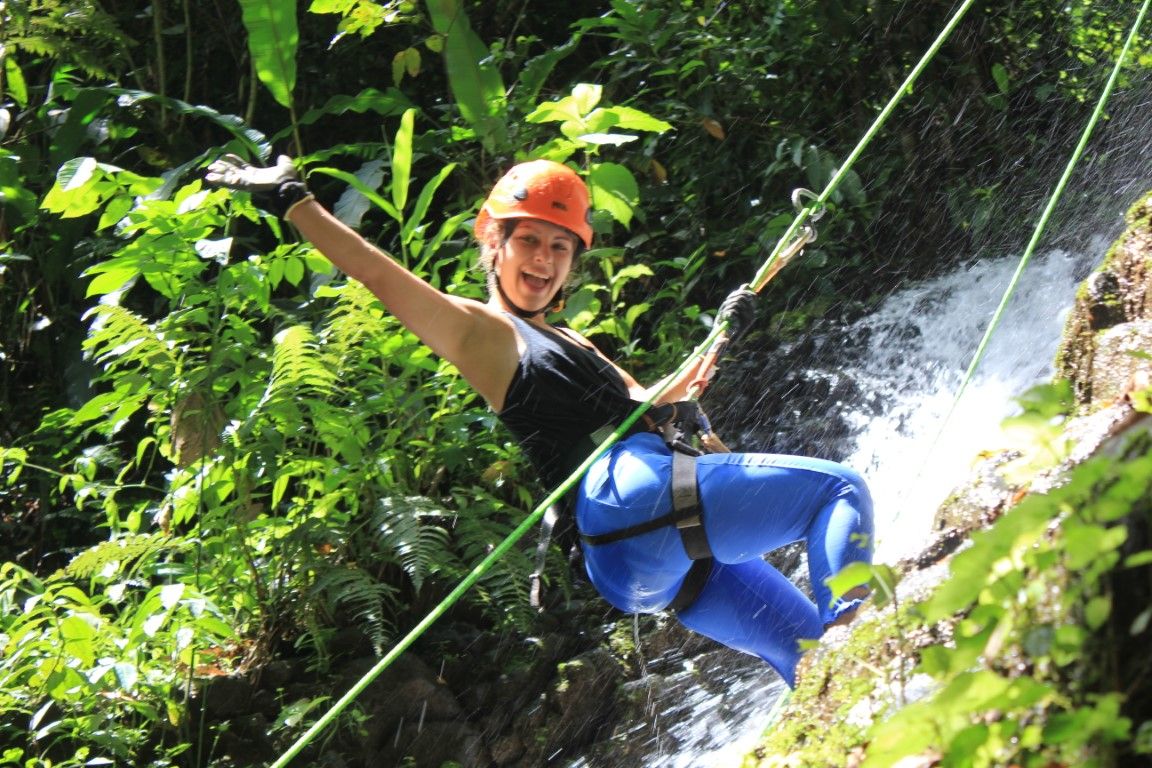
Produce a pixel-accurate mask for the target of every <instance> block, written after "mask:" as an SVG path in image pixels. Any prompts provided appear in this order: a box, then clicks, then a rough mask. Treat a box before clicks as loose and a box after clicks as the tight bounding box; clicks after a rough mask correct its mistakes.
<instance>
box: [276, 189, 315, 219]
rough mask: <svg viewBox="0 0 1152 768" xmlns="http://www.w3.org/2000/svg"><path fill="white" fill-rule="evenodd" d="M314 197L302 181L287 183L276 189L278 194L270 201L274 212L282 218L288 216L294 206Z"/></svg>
mask: <svg viewBox="0 0 1152 768" xmlns="http://www.w3.org/2000/svg"><path fill="white" fill-rule="evenodd" d="M310 197H312V193H311V192H309V191H308V187H307V185H305V184H304V182H302V181H295V180H293V181H286V182H284V183H283V184H281V185H280V186H278V187H277V188H276V192H275V193H274V194H273V195H272V196H271V200H270V201H269V203H270V207H271V208H272V212H273V213H275V214H276V215H277V216H279V217H280V218H284V217H285V216H287V215H288V211H290V210H292V206H294V205H296V204H297V203H299V202H303V201H304V200H307V199H308V198H310Z"/></svg>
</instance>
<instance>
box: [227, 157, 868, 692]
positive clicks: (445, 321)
mask: <svg viewBox="0 0 1152 768" xmlns="http://www.w3.org/2000/svg"><path fill="white" fill-rule="evenodd" d="M206 178H207V180H208V181H209V182H211V183H215V184H220V185H223V186H227V187H231V188H233V189H240V190H247V191H249V192H254V193H257V194H265V195H269V196H270V198H271V202H272V203H273V204H274V205H275V206H276V207H277V208H279V209H280V210H281V211H282V212H283V215H284V216H285V217H286V218H287V219H288V220H289V221H291V222H292V223H293V224H294V225H296V226H297V227H298V228H299V230H300V232H301V233H302V234H303V235H304V236H305V237H307V238H308V239H309V240H311V242H312V243H313V245H315V246H316V248H317V249H318V250H319V251H320V252H321V253H323V254H324V255H325V256H327V257H328V258H329V259H330V260H331V261H332V262H333V263H334V264H335V265H336V266H338V267H339V268H340V269H342V270H344V271H345V272H346V273H348V274H349V275H350V276H351V277H353V278H355V279H357V280H359V281H360V282H362V283H364V285H365V286H367V287H368V288H369V289H370V290H371V291H372V293H373V294H375V295H376V297H377V298H378V299H380V301H381V302H382V303H383V304H384V306H385V307H387V309H388V310H389V311H390V312H392V313H393V314H394V315H395V316H396V318H397V319H399V320H400V321H401V322H402V323H403V324H404V325H405V326H407V327H408V329H409V330H411V331H412V332H413V333H415V334H416V335H417V336H419V337H420V339H421V340H422V341H423V342H424V343H425V344H427V345H428V346H429V347H430V348H431V349H432V350H433V351H434V352H436V353H437V354H438V355H440V356H442V357H444V358H445V359H447V360H448V361H450V362H452V363H453V364H454V365H455V366H456V368H457V369H458V370H459V372H460V374H461V375H462V376H463V377H464V378H465V379H466V380H467V381H468V383H469V384H470V385H471V386H472V387H473V388H474V389H475V390H476V391H477V392H479V393H480V394H481V395H482V396H483V397H484V398H485V400H487V401H488V404H489V405H490V406H491V407H492V409H493V410H494V411H495V412H496V413H497V414H498V415H499V417H500V420H501V421H502V422H503V423H504V425H505V426H506V427H507V428H508V429H509V431H510V432H511V433H512V434H513V436H514V437H515V438H516V440H517V442H518V443H519V444H520V445H521V447H522V448H523V449H524V451H525V452H526V453H527V455H528V457H529V458H530V459H531V461H532V463H533V465H534V466H535V468H536V470H537V471H538V472H539V474H540V478H541V480H542V481H543V482H544V483H545V484H546V485H547V486H548V487H550V488H556V487H559V486H561V485H562V484H563V483H565V482H566V481H567V480H568V478H569V477H570V476H571V475H572V474H573V473H574V472H575V470H576V468H577V467H579V466H581V465H582V464H583V463H584V461H585V460H586V459H587V457H588V456H589V454H590V453H591V452H592V450H593V449H594V448H595V447H596V445H597V444H598V443H599V442H600V441H599V440H597V439H596V438H595V437H594V436H595V435H597V434H598V433H601V432H602V431H603V430H605V429H606V428H611V429H615V428H616V425H619V424H621V423H623V422H625V420H627V419H628V417H629V416H630V415H631V414H632V413H633V412H634V411H635V410H636V409H637V408H638V407H640V406H641V404H642V403H648V402H650V401H651V405H652V406H653V407H652V409H651V410H650V411H649V413H647V414H645V417H644V419H643V420H641V421H636V422H635V425H634V426H633V427H632V428H631V429H630V430H629V431H628V433H627V434H626V435H624V437H623V438H622V439H621V440H620V441H619V442H617V443H616V444H615V445H614V446H612V447H611V448H610V449H609V450H608V451H607V452H606V453H604V454H603V455H601V456H600V457H599V458H598V459H597V460H596V461H594V462H592V463H591V465H590V466H589V467H588V469H587V471H586V473H585V474H584V477H583V478H582V479H581V480H580V481H579V482H578V483H577V485H576V486H575V487H574V488H573V489H572V490H570V491H569V492H568V493H567V495H566V497H565V499H564V502H563V504H562V506H563V508H564V510H563V511H564V513H565V516H566V518H567V519H568V521H574V522H575V524H576V528H577V530H578V531H579V534H580V537H581V541H582V544H583V550H584V553H585V566H586V570H587V573H588V577H589V579H590V580H591V582H592V583H593V584H594V585H595V586H596V588H597V590H599V592H600V594H601V595H603V596H604V597H605V598H606V599H607V600H608V601H609V602H610V603H612V605H614V606H615V607H617V608H619V609H621V610H624V611H629V612H636V613H654V612H658V611H665V610H671V611H674V612H675V613H676V615H677V617H678V618H679V619H680V621H681V622H682V623H683V624H684V625H685V626H687V627H689V628H690V629H693V630H695V631H697V632H699V633H701V634H704V635H707V636H708V637H711V638H713V639H715V640H718V641H720V642H722V643H725V644H726V645H729V646H731V647H733V648H736V649H739V650H742V651H744V652H746V653H750V654H753V655H755V656H759V657H760V658H762V659H764V660H765V661H767V662H769V663H770V664H771V665H772V666H773V667H774V668H775V669H776V670H777V671H778V672H779V673H780V675H781V676H782V677H783V678H784V679H785V680H786V681H787V682H788V683H789V684H792V683H793V681H794V678H795V666H796V663H797V661H799V658H800V654H801V649H802V642H803V641H804V640H812V639H815V638H818V637H820V636H821V635H822V634H823V632H824V628H825V627H827V626H829V625H831V624H839V623H844V622H846V621H848V620H850V619H851V617H852V616H853V615H854V613H855V611H856V609H857V607H858V606H859V604H860V603H861V601H862V600H863V599H864V598H865V596H866V593H865V592H864V591H863V588H862V587H857V588H856V589H855V590H853V591H852V592H850V593H849V594H848V595H844V596H840V595H834V594H833V593H832V591H831V589H830V588H829V586H828V584H827V583H826V580H827V579H828V578H829V577H830V576H832V575H833V574H835V573H837V572H838V571H840V570H841V569H842V568H844V567H845V566H847V565H848V564H850V563H854V562H861V561H863V562H868V561H870V559H871V549H872V500H871V498H870V496H869V494H868V489H867V488H866V487H865V484H864V482H863V480H862V479H861V478H860V477H859V476H858V475H857V474H856V473H855V472H853V471H852V470H850V469H848V468H846V467H843V466H840V465H839V464H834V463H832V462H828V461H821V460H817V459H809V458H805V457H797V456H771V455H762V454H733V453H713V454H708V455H703V456H701V455H699V452H698V451H696V450H695V449H693V448H692V447H691V446H690V445H688V444H687V443H686V442H685V441H684V440H683V439H681V435H682V434H683V433H685V432H691V431H693V429H695V427H696V424H695V419H694V418H693V417H692V416H691V414H694V413H698V411H697V410H695V403H694V402H685V400H686V399H687V397H688V394H689V388H690V387H691V386H693V385H696V384H697V383H698V382H699V371H697V370H696V368H694V367H692V366H688V367H687V368H685V369H684V370H681V371H679V372H678V373H677V374H674V375H673V376H672V377H669V378H667V379H666V380H665V381H664V382H661V383H660V384H658V385H656V387H655V388H653V389H651V390H649V389H646V388H645V387H643V386H642V385H640V384H639V383H638V382H637V381H636V379H634V378H633V377H632V376H631V375H630V374H629V373H628V372H626V371H625V370H623V369H622V368H620V367H619V366H618V365H616V364H615V363H614V362H612V361H611V360H609V359H608V358H607V357H606V356H604V355H603V354H602V353H601V352H600V351H599V350H598V349H596V347H595V346H594V345H593V344H592V343H591V342H589V341H588V340H587V339H585V338H584V337H583V336H581V335H580V334H578V333H576V332H575V331H573V330H572V329H570V328H566V327H564V326H558V325H552V324H550V323H549V322H548V321H547V320H546V319H545V315H546V314H547V312H548V310H549V309H551V308H553V307H554V306H555V302H556V300H557V298H558V297H559V296H560V294H561V291H562V290H563V285H564V281H565V280H566V279H567V277H568V274H569V272H570V271H571V269H572V262H573V260H574V259H576V258H578V257H579V255H580V254H581V253H582V252H583V251H584V250H585V249H586V248H588V247H589V246H590V245H591V244H592V227H591V225H590V224H589V221H590V213H591V210H590V203H589V194H588V188H587V187H586V186H585V184H584V181H583V179H581V178H580V176H579V175H578V174H577V173H576V172H575V171H573V170H572V169H571V168H568V167H567V166H565V165H562V164H559V163H555V162H552V161H547V160H534V161H531V162H527V163H522V164H520V165H517V166H515V167H513V168H512V169H511V170H509V171H508V173H507V174H505V175H504V177H503V178H501V179H500V181H499V182H497V183H496V185H495V186H494V187H493V189H492V192H491V194H490V195H489V197H488V199H487V200H486V201H485V202H484V205H483V206H482V208H481V210H480V213H479V215H478V216H477V217H476V237H477V240H479V242H480V245H481V254H482V255H481V263H482V265H483V266H484V269H485V271H486V273H487V275H488V285H489V289H490V290H489V297H488V300H487V301H486V302H480V301H475V300H472V299H467V298H461V297H456V296H451V295H449V294H445V293H442V292H440V291H438V290H436V289H435V288H433V287H432V286H431V285H429V284H428V283H427V282H425V281H424V280H423V279H421V278H420V277H419V276H417V275H415V274H413V273H412V272H410V271H409V270H407V269H406V268H405V267H404V266H402V265H401V264H400V263H398V262H397V261H395V260H394V259H392V258H391V257H390V256H388V255H387V254H386V253H384V252H383V251H381V250H379V249H378V248H376V247H375V246H373V245H371V244H370V243H368V242H367V241H365V240H364V239H363V238H362V237H361V236H360V235H358V234H357V233H356V232H354V231H353V230H351V229H350V228H348V227H347V226H345V225H344V224H343V223H341V222H340V221H339V220H337V219H336V218H335V217H333V216H332V215H331V214H330V213H328V211H327V210H325V209H324V208H323V207H322V206H321V205H320V204H319V203H317V202H316V200H315V199H313V198H312V196H311V195H310V194H308V193H307V189H306V188H305V187H304V185H303V183H302V182H301V181H300V180H299V178H298V177H297V174H296V171H295V168H294V166H293V164H292V162H291V161H290V160H289V159H288V158H283V157H282V158H281V159H280V161H279V162H278V163H277V165H276V166H275V167H274V168H270V169H260V168H253V167H252V166H249V165H247V164H246V163H244V162H243V161H241V160H239V159H238V158H234V157H232V158H224V159H222V160H220V161H217V162H216V163H214V164H213V165H212V166H211V167H210V168H209V173H208V175H207V177H206ZM755 298H756V294H755V293H753V292H752V291H750V290H748V289H747V288H740V289H737V290H735V291H733V292H732V293H731V294H730V295H729V297H728V298H727V299H726V300H725V301H724V304H723V305H722V306H721V308H720V311H719V312H718V314H717V322H722V323H724V324H725V327H726V328H727V332H728V335H729V337H730V340H731V341H735V340H736V338H738V337H739V335H740V333H741V331H742V330H744V329H745V328H746V327H747V325H748V324H749V321H750V319H751V315H752V311H753V304H752V302H753V301H754V300H755ZM686 414H688V415H686ZM669 424H673V425H675V427H676V429H674V430H668V429H666V427H667V425H669ZM797 540H805V541H806V542H807V544H808V553H809V566H810V571H811V580H812V585H813V589H814V591H815V593H816V599H815V601H813V600H812V599H810V598H809V597H807V596H806V595H805V594H804V593H803V592H801V591H800V590H799V589H798V588H797V587H796V586H795V585H793V584H792V583H791V582H789V581H788V580H787V579H786V578H785V577H784V576H782V575H781V574H780V573H779V572H777V571H776V570H775V569H774V568H773V567H772V566H771V565H769V564H768V563H767V562H765V560H764V559H763V554H764V553H766V552H768V551H770V550H772V549H776V548H778V547H781V546H784V545H786V544H789V543H791V542H793V541H797Z"/></svg>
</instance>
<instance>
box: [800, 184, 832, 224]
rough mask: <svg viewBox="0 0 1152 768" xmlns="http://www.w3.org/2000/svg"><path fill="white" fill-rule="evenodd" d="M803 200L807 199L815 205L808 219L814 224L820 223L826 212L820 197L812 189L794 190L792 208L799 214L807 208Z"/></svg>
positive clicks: (801, 188)
mask: <svg viewBox="0 0 1152 768" xmlns="http://www.w3.org/2000/svg"><path fill="white" fill-rule="evenodd" d="M803 198H807V199H809V200H811V201H812V202H813V203H814V205H813V206H812V207H811V211H812V212H811V213H810V214H809V216H808V219H809V220H810V221H814V222H815V221H820V219H821V217H823V216H824V211H825V208H824V205H823V204H822V203H821V202H820V196H819V195H817V194H816V193H815V192H813V191H812V190H810V189H805V188H804V187H796V189H794V190H792V206H793V207H794V208H795V209H796V211H797V212H800V211H802V210H804V208H805V207H807V206H805V204H804V200H803Z"/></svg>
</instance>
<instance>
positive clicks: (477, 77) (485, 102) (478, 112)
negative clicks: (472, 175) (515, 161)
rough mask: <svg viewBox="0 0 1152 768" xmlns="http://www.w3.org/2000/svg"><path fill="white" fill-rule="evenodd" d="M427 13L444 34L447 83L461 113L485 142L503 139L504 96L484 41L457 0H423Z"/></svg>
mask: <svg viewBox="0 0 1152 768" xmlns="http://www.w3.org/2000/svg"><path fill="white" fill-rule="evenodd" d="M425 4H426V6H427V8H428V17H429V18H430V19H431V20H432V26H433V27H434V28H435V30H436V32H437V33H438V34H440V35H442V36H443V37H444V63H445V65H446V66H447V69H448V84H449V85H450V86H451V88H452V96H453V97H454V98H455V99H456V104H457V106H458V107H459V108H460V114H461V116H462V117H463V118H464V119H465V120H466V121H467V122H468V124H469V125H471V126H472V128H473V129H474V130H475V131H476V132H477V134H479V135H480V137H481V139H482V140H484V141H485V143H486V144H489V145H490V144H492V143H493V142H499V141H502V140H503V138H504V136H505V133H506V130H505V129H506V126H505V125H504V121H503V117H502V116H503V114H504V108H505V106H506V103H507V100H506V98H505V95H504V81H503V79H502V78H501V77H500V72H499V71H497V69H496V68H495V67H494V66H493V65H492V64H490V63H486V62H488V61H489V59H490V56H489V51H488V48H487V47H486V46H485V45H484V41H483V40H481V39H480V37H479V36H478V35H477V34H476V33H475V32H474V31H473V30H472V25H471V24H469V23H468V17H467V16H466V15H465V14H464V9H463V7H462V6H461V3H460V0H426V3H425Z"/></svg>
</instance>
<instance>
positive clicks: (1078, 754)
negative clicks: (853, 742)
mask: <svg viewBox="0 0 1152 768" xmlns="http://www.w3.org/2000/svg"><path fill="white" fill-rule="evenodd" d="M1040 399H1041V400H1043V399H1044V398H1040ZM1150 494H1152V458H1150V457H1149V455H1148V454H1147V453H1146V452H1145V451H1144V450H1143V448H1135V447H1134V448H1133V449H1132V450H1131V452H1130V453H1129V454H1128V455H1127V457H1126V459H1125V460H1124V461H1122V462H1117V461H1115V459H1113V458H1111V457H1100V458H1096V459H1092V460H1090V461H1088V462H1086V463H1084V464H1082V465H1080V466H1078V467H1077V468H1076V469H1075V470H1073V471H1072V472H1071V474H1070V475H1069V477H1068V479H1067V482H1066V483H1064V484H1063V485H1061V486H1060V487H1059V488H1056V489H1054V490H1052V491H1050V492H1048V493H1046V494H1042V495H1039V494H1038V495H1032V496H1028V497H1027V498H1025V499H1024V500H1023V501H1021V502H1020V503H1019V504H1017V505H1016V506H1015V507H1013V508H1012V509H1010V510H1009V511H1008V512H1006V513H1005V514H1004V516H1003V517H1002V518H1001V519H1000V520H998V521H997V522H996V524H995V525H994V526H992V527H991V528H990V529H987V530H985V531H981V532H978V533H976V534H975V535H974V536H973V541H972V546H971V547H969V548H967V549H965V550H964V551H962V552H960V553H958V554H957V555H956V556H955V557H954V558H953V560H952V563H951V574H950V577H949V578H948V579H947V580H946V581H945V582H944V583H942V584H941V585H940V587H938V588H937V589H936V590H935V592H934V594H933V595H931V596H930V597H929V598H927V599H926V600H924V601H923V602H922V603H920V604H919V605H918V606H916V607H915V608H914V611H915V612H916V613H918V614H919V616H920V617H921V618H922V621H923V623H924V625H925V626H931V625H933V624H935V623H936V622H938V621H941V620H943V619H946V618H948V617H952V616H955V615H959V616H960V617H961V618H960V620H959V621H958V623H956V625H955V628H954V637H953V642H952V643H951V644H949V645H932V646H929V647H927V648H924V649H922V650H921V653H920V664H919V668H918V671H919V672H921V673H923V674H926V675H929V676H931V677H932V678H934V679H935V680H936V681H937V688H936V690H935V691H934V692H933V693H932V694H931V695H929V696H928V697H926V698H925V699H922V700H920V701H917V702H915V703H912V704H909V705H907V706H905V707H904V708H902V709H900V710H899V711H898V712H897V713H896V714H894V715H893V716H891V717H889V718H888V719H886V720H884V721H883V722H881V723H879V724H878V725H877V726H875V727H874V728H873V731H872V733H871V734H870V736H869V747H868V758H867V760H866V761H865V765H868V766H888V765H894V764H896V763H897V762H899V760H900V759H902V758H905V757H907V756H909V755H914V754H920V753H923V752H925V751H928V750H932V751H935V752H937V753H939V754H941V755H944V762H943V764H945V765H975V766H993V765H1007V764H1012V763H1015V764H1020V765H1050V764H1052V763H1053V762H1056V763H1058V764H1065V765H1095V764H1106V763H1102V762H1098V761H1097V758H1095V757H1093V756H1099V755H1104V754H1108V753H1109V751H1110V750H1113V749H1115V748H1116V747H1117V745H1122V744H1124V743H1126V742H1127V741H1128V740H1129V739H1131V737H1132V731H1131V727H1132V723H1131V722H1130V720H1129V719H1128V718H1126V717H1124V716H1121V715H1120V708H1121V705H1122V704H1123V701H1124V694H1123V692H1122V691H1120V690H1109V689H1108V688H1107V687H1106V686H1108V684H1109V681H1108V680H1107V679H1106V678H1104V677H1103V675H1104V674H1106V673H1105V672H1104V671H1103V670H1106V669H1107V668H1108V666H1109V664H1108V662H1107V661H1106V660H1101V658H1100V655H1099V654H1100V649H1099V647H1098V643H1100V642H1101V641H1100V640H1098V639H1096V638H1097V637H1098V636H1099V633H1101V632H1105V631H1106V630H1105V628H1106V627H1107V626H1108V625H1109V623H1110V621H1111V616H1112V611H1113V599H1114V595H1113V594H1112V591H1111V582H1110V580H1109V576H1110V574H1111V573H1112V572H1113V570H1114V569H1115V568H1117V566H1118V565H1119V564H1120V562H1121V559H1122V557H1123V554H1122V553H1123V547H1124V545H1125V543H1126V542H1127V540H1128V524H1130V522H1129V523H1126V522H1125V517H1126V516H1127V515H1128V514H1129V512H1130V511H1131V510H1133V509H1138V508H1139V506H1138V505H1139V503H1140V502H1141V500H1146V499H1147V498H1149V496H1150ZM1150 554H1152V553H1145V552H1141V553H1138V554H1136V555H1130V556H1129V557H1130V558H1133V559H1131V560H1130V561H1129V562H1131V563H1132V564H1133V565H1135V564H1137V563H1141V562H1147V560H1148V558H1149V555H1150ZM1124 629H1128V630H1129V631H1131V632H1134V633H1138V634H1142V633H1144V632H1146V631H1147V626H1146V623H1145V624H1144V625H1137V624H1134V625H1133V626H1132V627H1131V628H1124ZM1090 659H1091V660H1093V661H1092V662H1091V664H1090V665H1089V666H1090V667H1101V668H1102V670H1101V672H1099V673H1097V674H1095V675H1094V674H1093V670H1092V669H1091V668H1086V666H1085V663H1086V661H1087V660H1090ZM1097 675H1099V676H1097ZM1101 686H1104V687H1103V688H1101Z"/></svg>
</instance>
